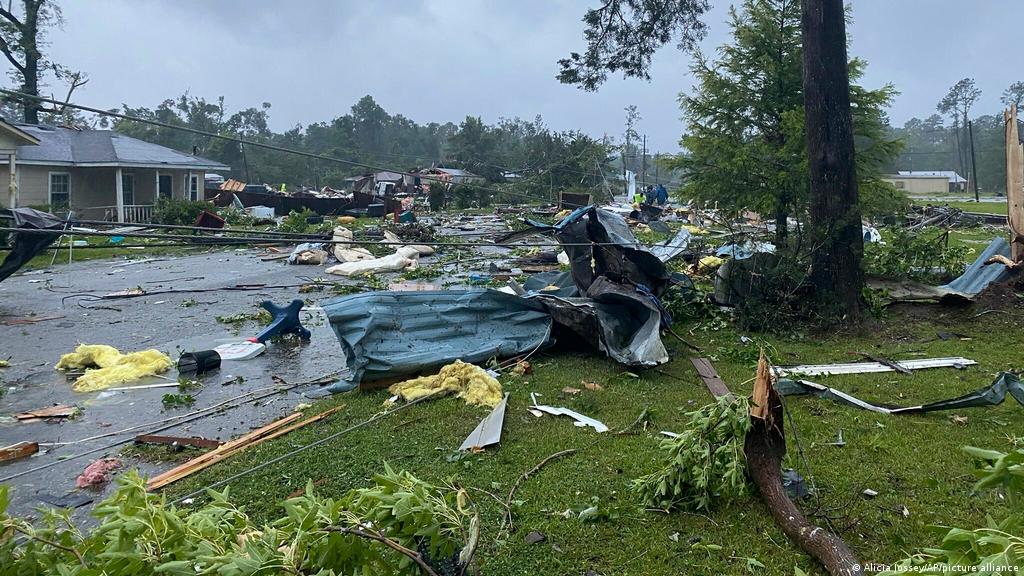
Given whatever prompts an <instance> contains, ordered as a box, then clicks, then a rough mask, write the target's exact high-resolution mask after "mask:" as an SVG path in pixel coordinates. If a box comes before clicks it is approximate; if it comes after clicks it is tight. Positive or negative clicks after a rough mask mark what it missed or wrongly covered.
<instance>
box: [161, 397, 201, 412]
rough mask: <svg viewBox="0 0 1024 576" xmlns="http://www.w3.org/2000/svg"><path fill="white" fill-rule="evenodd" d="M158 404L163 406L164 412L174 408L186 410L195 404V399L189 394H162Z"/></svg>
mask: <svg viewBox="0 0 1024 576" xmlns="http://www.w3.org/2000/svg"><path fill="white" fill-rule="evenodd" d="M160 402H161V403H162V404H163V405H164V409H165V410H172V409H174V408H188V407H189V406H191V405H193V404H195V403H196V399H195V397H194V396H192V395H191V394H164V396H163V398H161V399H160Z"/></svg>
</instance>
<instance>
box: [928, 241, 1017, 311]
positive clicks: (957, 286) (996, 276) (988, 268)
mask: <svg viewBox="0 0 1024 576" xmlns="http://www.w3.org/2000/svg"><path fill="white" fill-rule="evenodd" d="M997 254H999V255H1002V256H1006V257H1007V258H1009V257H1010V244H1009V243H1008V242H1007V241H1006V240H1005V239H1004V238H993V239H992V241H991V242H989V245H988V247H986V248H985V251H984V252H982V253H981V254H980V255H979V256H978V258H977V259H975V260H974V262H973V263H971V265H970V266H968V267H967V269H966V270H964V273H963V274H961V275H960V277H959V278H957V279H956V280H953V281H952V282H950V283H949V284H944V285H942V286H939V288H940V289H944V290H949V291H951V292H956V293H959V294H966V295H967V296H971V297H973V296H977V295H978V293H979V292H981V291H982V290H984V289H985V288H987V287H988V285H989V284H991V283H993V282H1001V281H1003V280H1006V279H1007V278H1009V277H1010V270H1009V269H1008V268H1007V267H1006V266H1005V265H1003V264H998V263H996V264H985V261H986V260H988V259H989V258H991V257H993V256H995V255H997Z"/></svg>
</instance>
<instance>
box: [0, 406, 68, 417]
mask: <svg viewBox="0 0 1024 576" xmlns="http://www.w3.org/2000/svg"><path fill="white" fill-rule="evenodd" d="M75 414H78V408H76V407H74V406H68V405H67V404H60V405H58V406H50V407H49V408H40V409H38V410H29V411H28V412H22V413H20V414H15V415H14V417H15V418H17V419H18V420H38V419H40V418H70V417H71V416H74V415H75Z"/></svg>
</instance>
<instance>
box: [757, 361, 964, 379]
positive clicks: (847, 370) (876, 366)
mask: <svg viewBox="0 0 1024 576" xmlns="http://www.w3.org/2000/svg"><path fill="white" fill-rule="evenodd" d="M891 362H892V363H893V364H896V365H898V366H901V367H903V368H904V369H906V370H923V369H926V368H963V367H964V366H970V365H973V364H977V362H975V361H974V360H971V359H969V358H963V357H960V356H956V357H952V358H923V359H917V360H899V361H891ZM772 370H773V371H774V372H775V375H776V376H787V375H790V374H802V375H804V376H830V375H833V374H873V373H876V372H893V371H894V370H895V369H894V368H893V367H892V366H890V365H888V364H887V363H883V362H851V363H847V364H805V365H802V366H772Z"/></svg>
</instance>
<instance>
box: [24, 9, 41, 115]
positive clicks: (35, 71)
mask: <svg viewBox="0 0 1024 576" xmlns="http://www.w3.org/2000/svg"><path fill="white" fill-rule="evenodd" d="M44 1H45V0H25V22H24V25H23V26H22V29H21V45H22V48H23V49H24V51H25V72H24V74H23V78H22V80H23V82H22V85H21V91H22V92H24V93H25V94H31V95H33V96H38V95H39V58H40V54H39V38H38V34H39V9H40V7H42V4H43V2H44ZM39 107H40V105H39V102H38V101H37V100H28V99H27V100H25V123H26V124H39Z"/></svg>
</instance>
